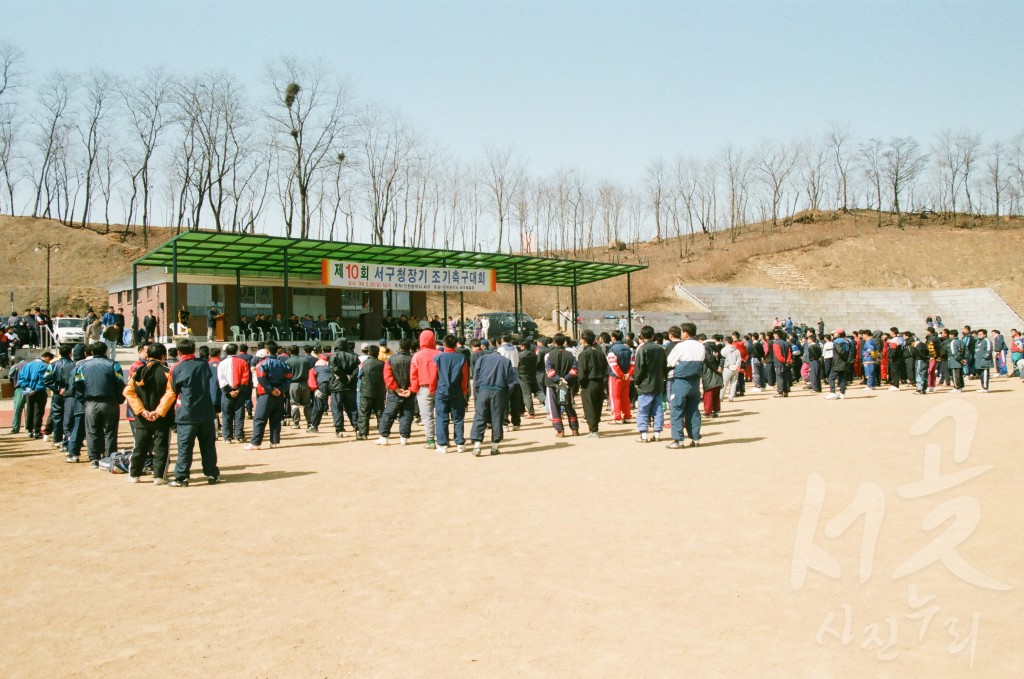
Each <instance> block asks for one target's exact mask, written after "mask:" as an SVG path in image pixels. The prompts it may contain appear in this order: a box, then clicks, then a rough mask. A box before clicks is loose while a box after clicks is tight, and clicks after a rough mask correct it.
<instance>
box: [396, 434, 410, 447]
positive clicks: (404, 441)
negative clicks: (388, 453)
mask: <svg viewBox="0 0 1024 679" xmlns="http://www.w3.org/2000/svg"><path fill="white" fill-rule="evenodd" d="M398 445H400V446H407V445H409V439H407V438H406V437H404V436H403V437H401V438H399V439H398Z"/></svg>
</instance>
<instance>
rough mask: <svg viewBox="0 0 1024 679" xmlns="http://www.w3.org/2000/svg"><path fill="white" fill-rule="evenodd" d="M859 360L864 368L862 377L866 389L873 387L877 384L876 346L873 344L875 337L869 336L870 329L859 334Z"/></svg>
mask: <svg viewBox="0 0 1024 679" xmlns="http://www.w3.org/2000/svg"><path fill="white" fill-rule="evenodd" d="M860 336H861V344H860V356H861V359H860V362H861V366H863V368H864V379H865V381H866V382H867V388H868V389H874V388H875V387H876V386H878V372H877V369H878V347H877V346H876V345H875V339H874V338H873V337H872V336H871V332H870V331H867V330H865V331H863V332H861V334H860Z"/></svg>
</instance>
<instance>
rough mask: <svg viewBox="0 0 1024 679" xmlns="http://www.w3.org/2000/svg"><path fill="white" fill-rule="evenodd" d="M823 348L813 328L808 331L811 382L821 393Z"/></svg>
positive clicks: (812, 388)
mask: <svg viewBox="0 0 1024 679" xmlns="http://www.w3.org/2000/svg"><path fill="white" fill-rule="evenodd" d="M822 355H823V352H822V349H821V345H820V344H819V343H818V338H817V336H816V335H815V334H814V331H813V330H808V331H807V362H808V365H809V367H810V372H809V376H808V379H809V384H810V387H811V390H812V391H814V392H815V393H818V394H820V393H821V362H822Z"/></svg>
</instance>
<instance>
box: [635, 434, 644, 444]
mask: <svg viewBox="0 0 1024 679" xmlns="http://www.w3.org/2000/svg"><path fill="white" fill-rule="evenodd" d="M635 441H636V443H647V434H640V436H638V437H637V438H636V439H635Z"/></svg>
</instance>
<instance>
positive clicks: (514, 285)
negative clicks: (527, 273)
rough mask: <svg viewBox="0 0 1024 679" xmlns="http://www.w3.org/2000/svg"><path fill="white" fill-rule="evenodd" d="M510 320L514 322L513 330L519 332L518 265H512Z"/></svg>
mask: <svg viewBox="0 0 1024 679" xmlns="http://www.w3.org/2000/svg"><path fill="white" fill-rule="evenodd" d="M512 320H513V321H514V323H515V329H516V330H515V332H516V334H517V335H518V334H519V333H520V328H519V326H520V322H519V265H518V264H513V265H512Z"/></svg>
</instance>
